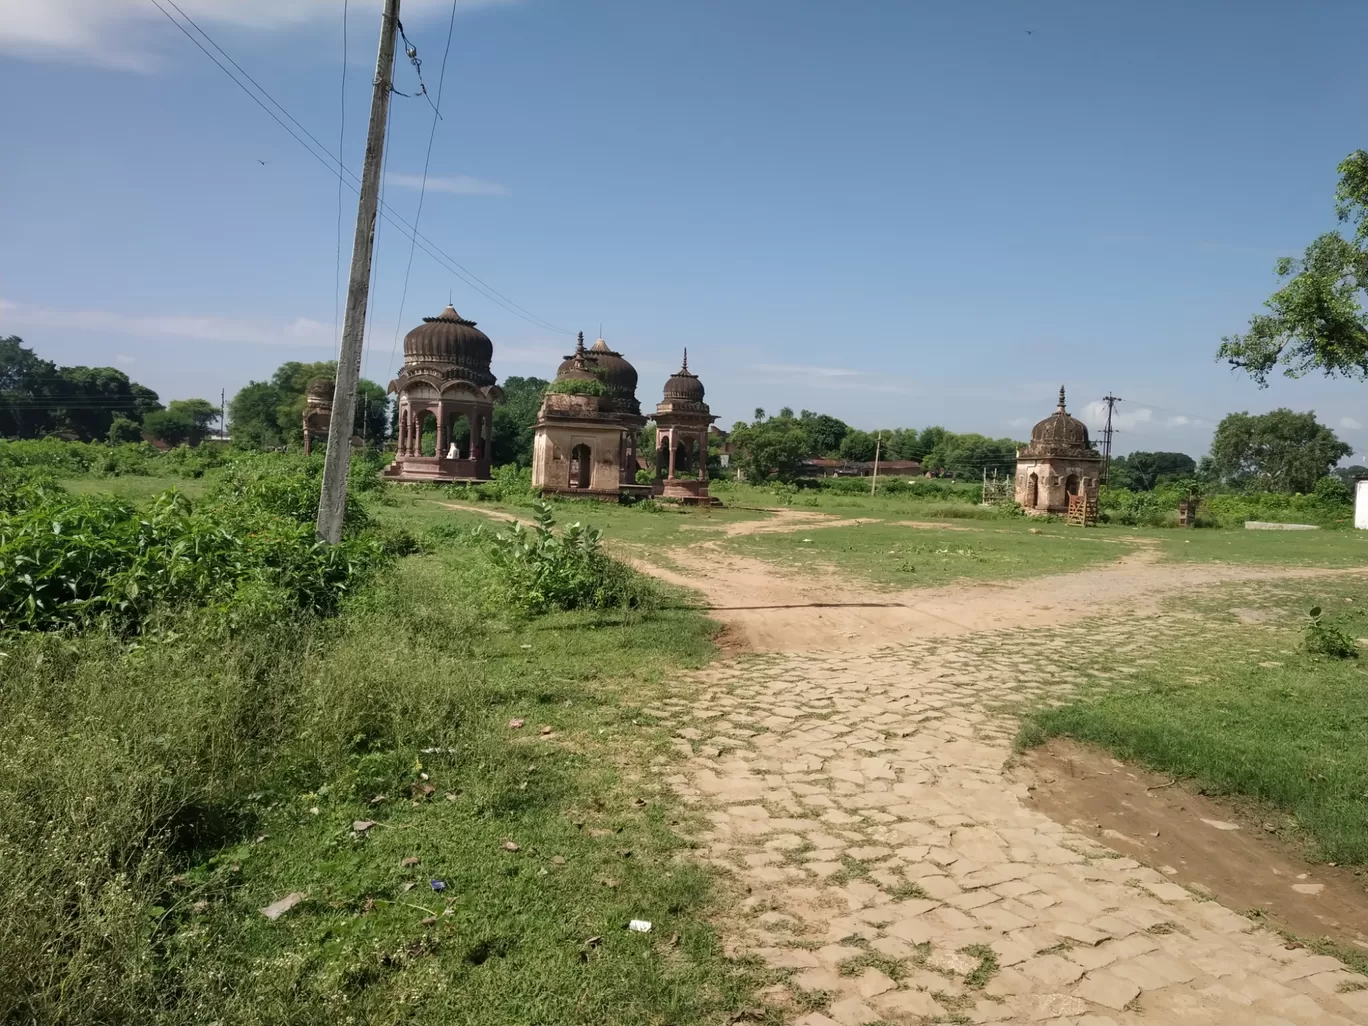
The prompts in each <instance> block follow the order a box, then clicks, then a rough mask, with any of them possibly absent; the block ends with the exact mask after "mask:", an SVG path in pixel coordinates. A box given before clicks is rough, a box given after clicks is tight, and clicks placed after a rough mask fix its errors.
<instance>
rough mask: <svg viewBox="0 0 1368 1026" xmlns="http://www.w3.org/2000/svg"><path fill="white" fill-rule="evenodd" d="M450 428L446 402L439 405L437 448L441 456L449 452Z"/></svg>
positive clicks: (443, 456)
mask: <svg viewBox="0 0 1368 1026" xmlns="http://www.w3.org/2000/svg"><path fill="white" fill-rule="evenodd" d="M449 432H450V428H449V427H448V425H447V411H446V407H445V405H444V404H441V403H439V404H438V406H437V449H436V453H437V455H438V456H439V457H442V458H445V457H446V454H447V436H448V434H449Z"/></svg>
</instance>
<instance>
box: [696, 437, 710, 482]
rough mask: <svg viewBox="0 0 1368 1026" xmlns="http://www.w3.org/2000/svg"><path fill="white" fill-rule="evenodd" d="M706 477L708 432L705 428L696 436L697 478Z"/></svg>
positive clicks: (701, 479)
mask: <svg viewBox="0 0 1368 1026" xmlns="http://www.w3.org/2000/svg"><path fill="white" fill-rule="evenodd" d="M707 479H708V433H707V431H706V430H705V431H704V432H703V434H702V435H700V436H699V438H698V480H700V481H706V480H707Z"/></svg>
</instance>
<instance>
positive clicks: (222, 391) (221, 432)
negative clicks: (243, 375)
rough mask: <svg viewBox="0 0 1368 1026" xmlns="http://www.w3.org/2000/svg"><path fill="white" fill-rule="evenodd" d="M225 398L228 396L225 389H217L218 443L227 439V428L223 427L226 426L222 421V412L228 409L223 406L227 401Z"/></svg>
mask: <svg viewBox="0 0 1368 1026" xmlns="http://www.w3.org/2000/svg"><path fill="white" fill-rule="evenodd" d="M227 396H228V393H227V391H226V390H225V389H222V388H220V389H219V441H220V442H221V441H223V440H224V439H225V438H227V437H228V431H227V427H226V426H225V425H226V424H227V422H226V421H225V420H224V419H223V411H224V410H226V409H227V408H228V407H227V406H226V405H225V404H226V403H227V401H228V400H227Z"/></svg>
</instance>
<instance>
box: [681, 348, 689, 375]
mask: <svg viewBox="0 0 1368 1026" xmlns="http://www.w3.org/2000/svg"><path fill="white" fill-rule="evenodd" d="M681 369H682V370H683V371H684V372H685V373H688V370H689V347H688V346H685V347H684V364H683V367H682V368H681Z"/></svg>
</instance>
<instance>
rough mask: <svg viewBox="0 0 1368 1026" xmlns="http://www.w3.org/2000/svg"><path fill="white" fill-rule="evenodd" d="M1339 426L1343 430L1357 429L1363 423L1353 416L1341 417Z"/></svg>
mask: <svg viewBox="0 0 1368 1026" xmlns="http://www.w3.org/2000/svg"><path fill="white" fill-rule="evenodd" d="M1339 426H1340V427H1342V428H1344V430H1345V431H1358V430H1360V429H1361V428H1362V427H1363V425H1362V424H1360V423H1359V422H1358V421H1356V420H1355V419H1354V418H1353V417H1341V418H1340V425H1339Z"/></svg>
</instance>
